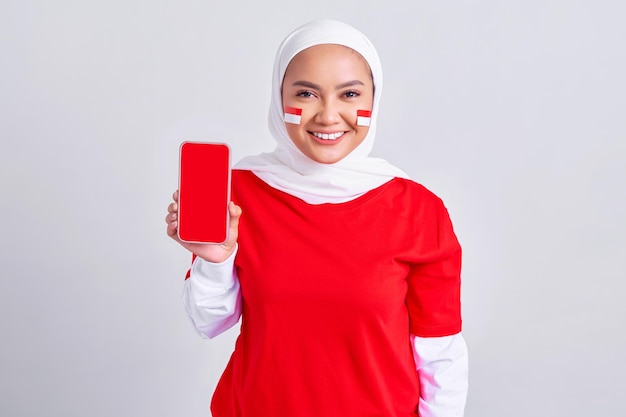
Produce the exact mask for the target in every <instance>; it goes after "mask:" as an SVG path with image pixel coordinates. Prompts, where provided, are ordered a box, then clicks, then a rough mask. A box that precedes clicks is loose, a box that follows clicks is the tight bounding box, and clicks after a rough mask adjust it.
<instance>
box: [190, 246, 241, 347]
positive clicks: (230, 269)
mask: <svg viewBox="0 0 626 417" xmlns="http://www.w3.org/2000/svg"><path fill="white" fill-rule="evenodd" d="M236 253H237V249H235V251H234V252H233V253H232V255H231V256H230V257H229V258H228V259H226V260H225V261H224V262H221V263H211V262H207V261H205V260H203V259H201V258H200V257H196V259H195V260H194V262H193V264H192V266H191V273H190V275H189V278H188V279H187V280H186V281H185V286H184V288H183V294H182V297H181V298H182V299H183V302H184V304H185V309H186V310H187V314H188V315H189V318H191V321H192V322H193V324H194V327H195V328H196V330H197V332H198V333H199V334H200V335H201V336H202V337H204V338H208V339H211V338H213V337H215V336H217V335H219V334H221V333H223V332H225V331H226V330H228V329H230V328H231V327H233V326H234V325H235V324H237V322H238V321H239V317H240V316H241V293H240V287H239V279H238V278H237V272H236V270H235V266H234V265H235V255H236Z"/></svg>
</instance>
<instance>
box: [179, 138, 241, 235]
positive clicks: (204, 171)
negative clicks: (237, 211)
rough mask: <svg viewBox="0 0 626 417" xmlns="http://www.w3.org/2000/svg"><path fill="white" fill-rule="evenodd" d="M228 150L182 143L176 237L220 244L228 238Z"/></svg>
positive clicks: (222, 146)
mask: <svg viewBox="0 0 626 417" xmlns="http://www.w3.org/2000/svg"><path fill="white" fill-rule="evenodd" d="M229 201H230V149H229V148H228V145H226V144H224V143H208V142H188V141H187V142H183V143H182V144H181V145H180V164H179V177H178V237H179V238H180V240H182V241H185V242H193V243H223V242H224V241H225V240H226V238H227V234H228V202H229Z"/></svg>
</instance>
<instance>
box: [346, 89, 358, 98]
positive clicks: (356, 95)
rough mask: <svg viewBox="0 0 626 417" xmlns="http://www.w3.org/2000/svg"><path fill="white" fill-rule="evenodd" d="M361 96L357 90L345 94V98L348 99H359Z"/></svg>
mask: <svg viewBox="0 0 626 417" xmlns="http://www.w3.org/2000/svg"><path fill="white" fill-rule="evenodd" d="M360 95H361V93H359V92H358V91H356V90H349V91H346V92H345V93H343V96H344V97H346V98H355V97H358V96H360Z"/></svg>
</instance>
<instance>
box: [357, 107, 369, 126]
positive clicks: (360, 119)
mask: <svg viewBox="0 0 626 417" xmlns="http://www.w3.org/2000/svg"><path fill="white" fill-rule="evenodd" d="M371 121H372V112H371V111H370V110H357V111H356V124H357V126H369V125H370V122H371Z"/></svg>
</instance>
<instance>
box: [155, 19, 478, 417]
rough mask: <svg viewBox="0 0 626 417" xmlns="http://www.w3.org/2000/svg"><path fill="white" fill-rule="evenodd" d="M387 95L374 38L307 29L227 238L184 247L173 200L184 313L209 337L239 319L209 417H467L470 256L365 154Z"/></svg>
mask: <svg viewBox="0 0 626 417" xmlns="http://www.w3.org/2000/svg"><path fill="white" fill-rule="evenodd" d="M381 91H382V72H381V66H380V62H379V58H378V55H377V53H376V50H375V49H374V47H373V46H372V44H371V43H370V42H369V40H368V39H367V38H366V37H365V36H364V35H363V34H361V33H360V32H358V31H357V30H355V29H354V28H352V27H350V26H348V25H346V24H343V23H341V22H336V21H330V20H323V21H315V22H311V23H308V24H306V25H303V26H301V27H300V28H298V29H296V30H295V31H294V32H292V33H291V34H290V35H288V37H287V38H286V39H285V40H284V41H283V43H282V44H281V46H280V47H279V50H278V53H277V56H276V62H275V66H274V73H273V89H272V101H271V105H270V114H269V128H270V132H271V133H272V135H273V137H274V138H275V139H276V141H277V143H278V146H277V147H276V150H275V151H274V152H272V153H269V154H262V155H258V156H253V157H247V158H244V159H243V160H242V161H241V162H239V163H238V164H237V165H236V166H235V169H234V170H233V173H232V200H233V202H231V204H230V206H229V212H230V217H231V223H230V231H229V238H228V240H227V241H226V242H225V243H224V244H222V245H197V244H188V243H184V242H180V241H179V240H178V238H177V237H176V227H177V222H176V219H177V194H175V195H174V202H173V203H172V204H170V206H169V207H168V212H169V214H168V216H167V218H166V221H167V223H168V227H167V233H168V235H169V236H170V237H172V238H173V239H175V240H177V241H179V242H180V243H181V244H182V245H183V246H184V247H185V248H187V249H188V250H190V251H191V252H192V253H193V254H194V261H193V264H192V268H191V269H190V272H189V274H188V279H187V281H186V283H185V289H184V296H183V299H184V302H185V305H186V308H187V311H188V313H189V316H190V317H191V319H192V320H193V322H194V324H195V326H196V328H197V330H198V332H199V333H200V334H201V335H203V336H204V337H208V338H212V337H215V336H217V335H218V334H220V333H222V332H223V331H225V330H226V329H228V328H230V327H232V326H233V325H234V324H235V323H237V322H238V320H239V318H240V317H242V324H241V330H240V335H239V337H238V339H237V342H236V346H235V351H234V352H233V355H232V357H231V359H230V362H229V363H228V366H227V367H226V370H225V371H224V374H223V375H222V377H221V379H220V382H219V383H218V386H217V388H216V391H215V394H214V396H213V400H212V403H211V411H212V413H213V416H214V417H231V416H233V417H234V416H255V415H258V416H264V417H272V416H277V417H300V416H302V417H308V416H315V417H319V416H324V417H332V416H342V417H344V416H394V417H395V416H416V415H419V416H421V417H453V416H462V415H463V409H464V405H465V398H466V391H467V351H466V347H465V343H464V341H463V338H462V336H461V334H460V331H461V315H460V265H461V248H460V246H459V244H458V242H457V239H456V237H455V235H454V231H453V229H452V225H451V223H450V220H449V216H448V213H447V211H446V209H445V207H444V205H443V203H442V202H441V200H440V199H439V198H438V197H436V196H435V195H434V194H432V193H431V192H429V191H428V190H427V189H426V188H424V187H423V186H421V185H419V184H417V183H415V182H413V181H411V180H410V179H408V178H407V176H406V174H404V173H403V172H402V171H400V170H399V169H397V168H395V167H393V166H392V165H390V164H388V163H386V162H385V161H383V160H380V159H375V158H370V157H369V156H368V155H369V153H370V151H371V149H372V146H373V142H374V136H375V129H376V116H377V113H378V103H379V100H380V93H381ZM242 213H243V215H242Z"/></svg>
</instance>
